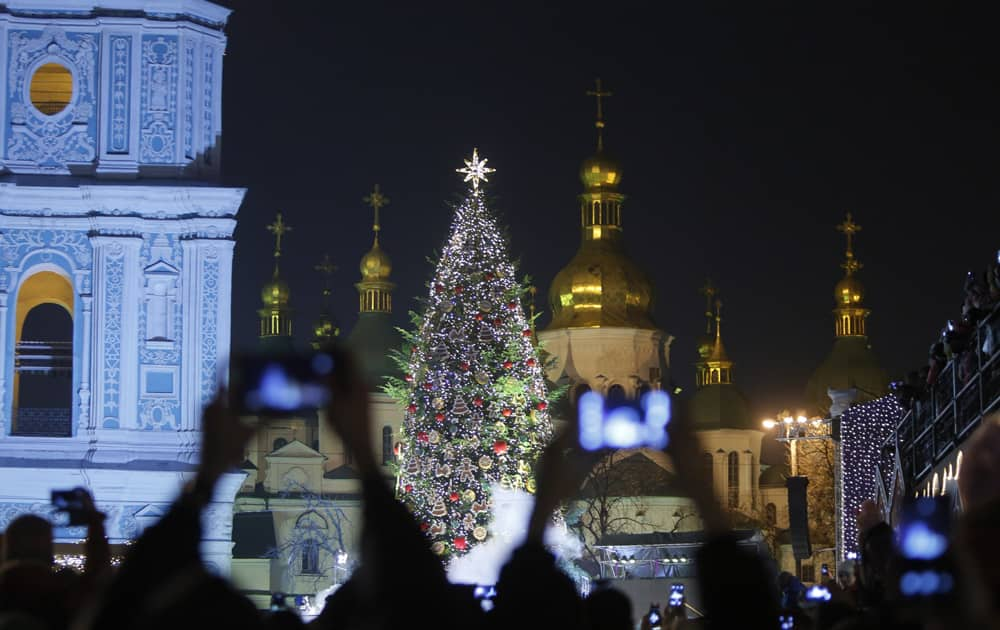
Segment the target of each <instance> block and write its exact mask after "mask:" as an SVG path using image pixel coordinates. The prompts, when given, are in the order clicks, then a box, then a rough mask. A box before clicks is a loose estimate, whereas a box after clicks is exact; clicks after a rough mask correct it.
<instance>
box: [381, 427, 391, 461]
mask: <svg viewBox="0 0 1000 630" xmlns="http://www.w3.org/2000/svg"><path fill="white" fill-rule="evenodd" d="M392 460H393V456H392V427H391V426H389V425H386V426H384V427H382V465H383V466H388V465H389V464H391V463H392Z"/></svg>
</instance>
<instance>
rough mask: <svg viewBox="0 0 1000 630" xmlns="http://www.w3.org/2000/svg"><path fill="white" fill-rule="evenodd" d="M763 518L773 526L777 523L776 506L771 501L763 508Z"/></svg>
mask: <svg viewBox="0 0 1000 630" xmlns="http://www.w3.org/2000/svg"><path fill="white" fill-rule="evenodd" d="M764 520H765V521H767V524H768V525H770V526H772V527H774V526H775V525H777V524H778V506H776V505H775V504H773V503H768V504H767V507H765V508H764Z"/></svg>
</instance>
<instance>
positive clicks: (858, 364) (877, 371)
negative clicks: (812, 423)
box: [806, 337, 889, 413]
mask: <svg viewBox="0 0 1000 630" xmlns="http://www.w3.org/2000/svg"><path fill="white" fill-rule="evenodd" d="M852 387H853V388H857V390H858V399H857V402H867V401H869V400H874V399H876V398H880V397H881V396H883V395H884V394H885V393H886V392H887V391H888V387H889V379H888V377H886V375H885V371H884V370H883V369H882V366H880V365H879V363H878V358H877V357H876V356H875V353H874V352H873V351H872V348H871V346H870V345H868V338H867V337H838V338H837V339H836V340H835V341H834V342H833V349H832V350H831V351H830V354H829V355H827V357H826V359H824V360H823V362H822V363H820V365H819V367H817V368H816V371H814V372H813V374H812V376H811V377H810V378H809V383H808V384H807V385H806V402H807V404H808V405H809V406H810V409H809V411H810V413H819V412H823V413H825V412H826V411H827V410H828V409H829V408H830V397H829V396H828V395H827V393H826V390H827V389H828V388H833V389H851V388H852Z"/></svg>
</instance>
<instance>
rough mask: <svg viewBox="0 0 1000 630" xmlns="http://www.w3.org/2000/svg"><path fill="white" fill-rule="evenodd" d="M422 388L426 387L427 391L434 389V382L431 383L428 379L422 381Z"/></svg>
mask: <svg viewBox="0 0 1000 630" xmlns="http://www.w3.org/2000/svg"><path fill="white" fill-rule="evenodd" d="M424 389H426V390H427V391H430V390H432V389H434V383H431V382H430V381H428V382H426V383H424Z"/></svg>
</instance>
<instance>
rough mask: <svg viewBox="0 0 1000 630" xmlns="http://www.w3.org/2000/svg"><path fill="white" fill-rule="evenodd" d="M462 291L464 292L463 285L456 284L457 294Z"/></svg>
mask: <svg viewBox="0 0 1000 630" xmlns="http://www.w3.org/2000/svg"><path fill="white" fill-rule="evenodd" d="M460 293H462V285H460V284H458V285H455V294H456V295H458V294H460Z"/></svg>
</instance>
